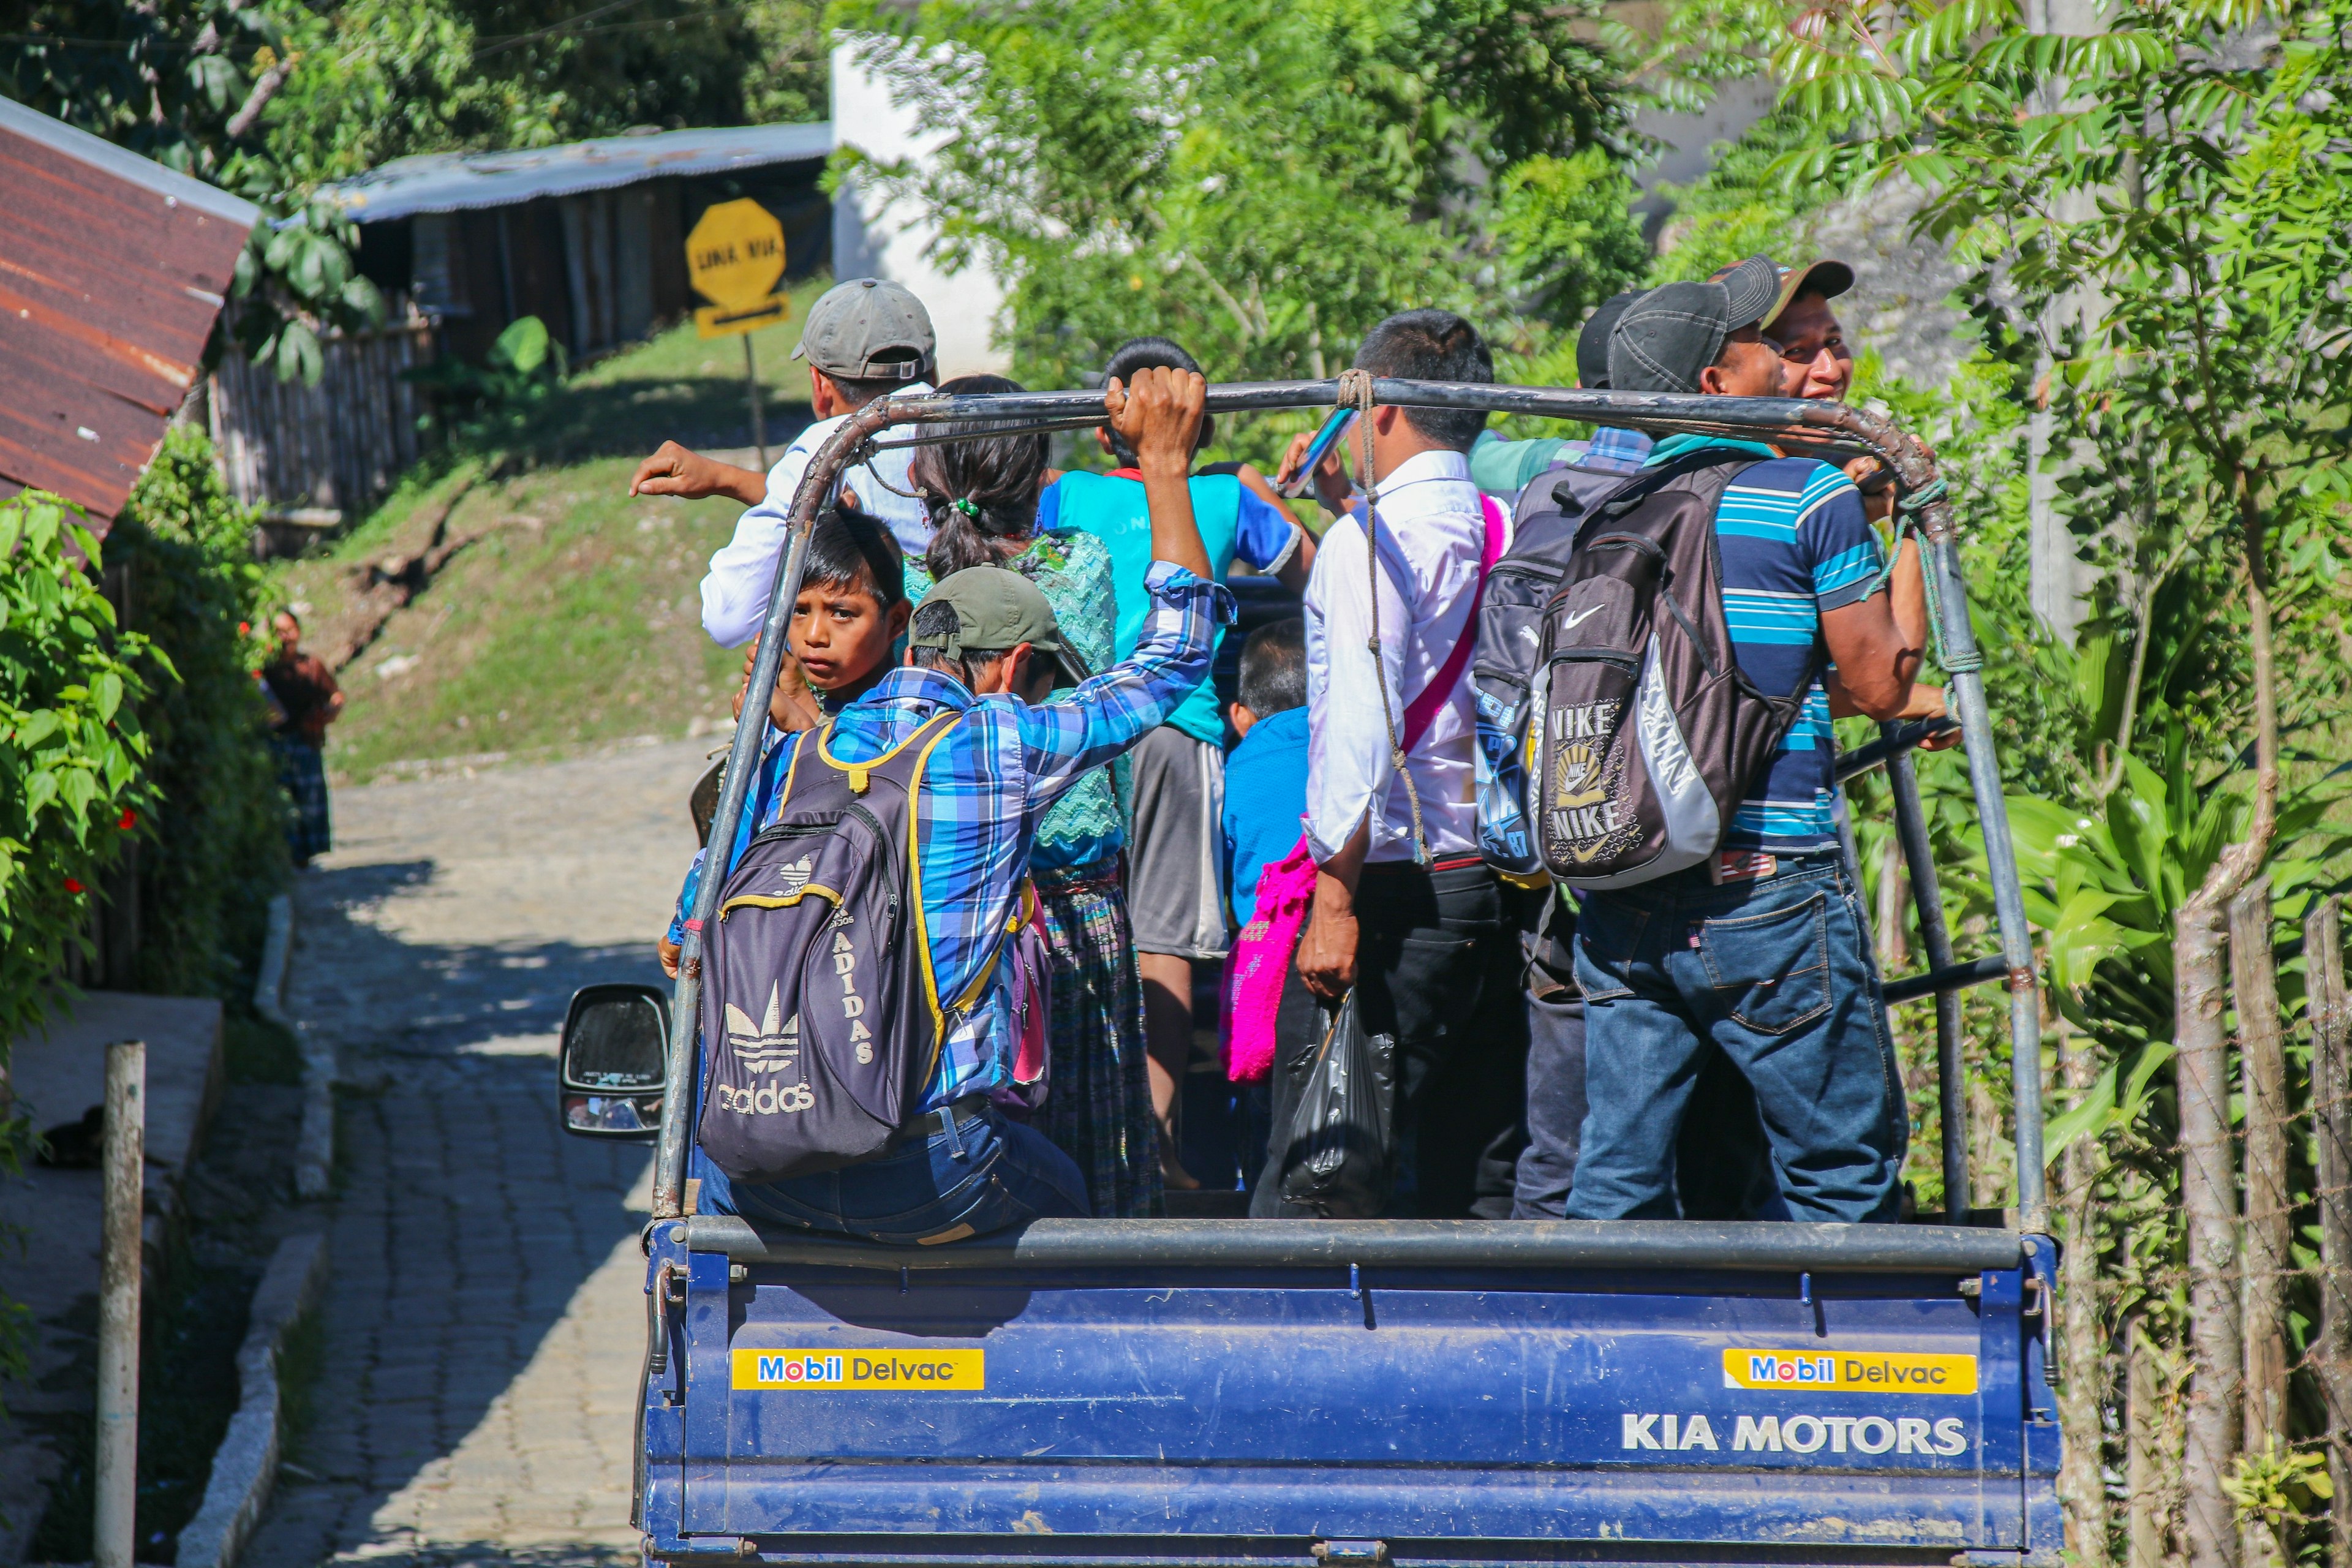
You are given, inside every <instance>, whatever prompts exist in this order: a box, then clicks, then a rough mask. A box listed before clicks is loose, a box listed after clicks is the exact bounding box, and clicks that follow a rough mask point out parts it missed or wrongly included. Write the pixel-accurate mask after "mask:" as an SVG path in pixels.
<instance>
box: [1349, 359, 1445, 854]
mask: <svg viewBox="0 0 2352 1568" xmlns="http://www.w3.org/2000/svg"><path fill="white" fill-rule="evenodd" d="M1334 401H1335V403H1336V405H1338V406H1339V407H1341V408H1352V409H1354V410H1355V411H1356V455H1357V467H1358V468H1360V470H1361V473H1362V481H1361V482H1362V484H1363V489H1364V587H1365V593H1366V596H1367V597H1368V598H1369V599H1370V610H1371V635H1370V637H1367V638H1366V639H1365V640H1364V649H1365V651H1366V652H1368V653H1370V655H1371V656H1372V675H1373V679H1376V680H1377V681H1379V683H1380V689H1381V719H1382V721H1385V722H1386V723H1387V725H1388V731H1389V762H1390V763H1391V765H1392V766H1393V767H1395V769H1396V772H1397V777H1399V778H1400V779H1402V780H1403V781H1404V798H1405V805H1407V806H1408V807H1409V808H1410V809H1411V811H1412V860H1413V864H1414V865H1416V866H1426V865H1428V864H1429V835H1428V834H1427V833H1426V832H1425V831H1424V830H1423V827H1422V825H1421V791H1420V790H1419V789H1417V788H1415V787H1414V785H1413V782H1412V769H1411V768H1409V767H1407V766H1406V765H1405V759H1404V736H1403V734H1402V732H1401V731H1399V730H1398V728H1397V705H1396V704H1395V703H1394V702H1393V701H1392V700H1391V693H1390V691H1389V667H1388V663H1387V661H1386V660H1385V659H1383V658H1381V536H1380V526H1381V524H1380V507H1381V487H1380V483H1379V481H1378V480H1377V479H1374V478H1373V477H1372V475H1373V468H1372V452H1373V440H1374V437H1373V434H1372V373H1371V372H1370V371H1368V370H1354V369H1351V370H1344V371H1341V372H1340V373H1339V396H1338V397H1337V398H1336V399H1335V400H1334Z"/></svg>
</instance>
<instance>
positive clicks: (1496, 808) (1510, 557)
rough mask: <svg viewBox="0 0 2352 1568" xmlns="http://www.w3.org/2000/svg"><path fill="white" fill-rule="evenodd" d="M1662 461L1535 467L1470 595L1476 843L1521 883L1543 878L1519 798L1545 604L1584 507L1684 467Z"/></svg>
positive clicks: (1523, 797) (1523, 799)
mask: <svg viewBox="0 0 2352 1568" xmlns="http://www.w3.org/2000/svg"><path fill="white" fill-rule="evenodd" d="M1687 467H1688V465H1687V463H1684V464H1669V465H1664V466H1662V467H1660V468H1654V469H1651V470H1649V471H1647V472H1643V473H1638V474H1618V473H1608V472H1604V471H1602V470H1601V469H1597V468H1576V467H1574V466H1572V465H1571V466H1569V467H1564V468H1553V469H1550V470H1549V471H1548V472H1545V473H1542V474H1538V475H1537V476H1536V478H1535V479H1533V480H1531V481H1530V482H1529V483H1528V487H1527V489H1525V490H1523V491H1522V492H1521V493H1520V496H1519V503H1518V510H1517V516H1516V518H1515V519H1514V520H1513V521H1512V525H1511V548H1510V550H1509V551H1508V552H1506V553H1505V555H1504V556H1503V558H1502V560H1501V561H1499V562H1497V563H1496V565H1495V569H1494V571H1493V572H1492V573H1491V574H1488V576H1487V578H1486V592H1485V594H1484V595H1482V596H1481V597H1480V599H1479V601H1478V653H1477V658H1476V659H1475V661H1474V662H1473V663H1472V665H1471V667H1470V700H1471V706H1472V710H1473V712H1474V715H1475V723H1476V745H1475V750H1474V753H1473V755H1474V761H1475V768H1474V770H1473V771H1474V773H1475V776H1476V791H1477V804H1478V848H1479V852H1480V853H1481V854H1482V855H1483V856H1484V857H1485V858H1486V863H1487V864H1488V865H1489V866H1492V867H1493V868H1495V869H1496V870H1497V871H1499V872H1501V873H1502V874H1503V875H1504V876H1505V877H1506V878H1507V879H1511V880H1513V881H1516V882H1520V883H1524V884H1540V883H1542V882H1543V881H1545V880H1546V879H1548V872H1547V871H1546V868H1545V865H1544V858H1543V856H1542V855H1541V853H1539V852H1538V849H1537V847H1536V839H1535V830H1534V828H1533V826H1531V824H1530V822H1529V820H1528V806H1527V777H1528V767H1529V765H1530V763H1531V758H1530V756H1529V753H1528V712H1529V706H1530V705H1529V702H1528V694H1529V692H1530V691H1531V689H1533V687H1534V685H1535V679H1536V672H1537V670H1538V668H1539V667H1540V666H1541V665H1542V663H1543V652H1544V648H1543V629H1544V611H1545V607H1546V606H1547V605H1549V604H1550V603H1551V599H1552V595H1554V594H1556V593H1558V592H1559V585H1560V583H1561V581H1562V580H1563V579H1565V578H1566V577H1567V575H1568V570H1569V564H1570V560H1571V559H1572V557H1573V556H1574V554H1575V548H1576V536H1577V534H1578V532H1579V531H1580V530H1581V528H1582V527H1583V524H1584V522H1585V521H1586V520H1587V519H1589V518H1590V517H1591V515H1592V511H1593V509H1594V508H1596V507H1599V506H1601V505H1602V504H1603V503H1605V502H1607V501H1609V500H1613V499H1615V498H1617V497H1618V496H1619V495H1621V494H1629V493H1633V492H1635V490H1636V489H1637V488H1638V489H1641V490H1647V489H1650V488H1654V486H1655V485H1657V484H1660V483H1663V482H1664V480H1666V479H1671V478H1673V477H1674V475H1675V474H1676V473H1678V472H1683V471H1686V469H1687Z"/></svg>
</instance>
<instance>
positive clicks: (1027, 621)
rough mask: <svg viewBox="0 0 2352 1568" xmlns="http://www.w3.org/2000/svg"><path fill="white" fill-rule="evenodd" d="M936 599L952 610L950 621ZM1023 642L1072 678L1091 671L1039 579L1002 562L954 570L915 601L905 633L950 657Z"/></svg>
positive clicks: (992, 651) (916, 643)
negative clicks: (1065, 633) (1070, 642)
mask: <svg viewBox="0 0 2352 1568" xmlns="http://www.w3.org/2000/svg"><path fill="white" fill-rule="evenodd" d="M933 605H942V606H945V607H947V608H950V609H952V610H954V612H955V617H954V620H953V621H952V623H950V622H948V620H947V617H945V616H941V615H940V613H939V612H938V611H937V610H934V609H933V608H932V607H931V606H933ZM1024 642H1025V643H1027V644H1028V645H1029V646H1030V647H1032V648H1034V649H1035V650H1036V651H1037V652H1039V653H1041V654H1049V655H1051V656H1052V657H1053V658H1054V660H1055V662H1056V663H1058V664H1059V665H1060V666H1061V667H1062V670H1063V673H1064V674H1066V675H1067V676H1068V677H1069V679H1070V680H1071V681H1072V682H1073V683H1075V682H1077V681H1080V680H1084V679H1086V678H1087V675H1088V674H1090V673H1091V671H1089V670H1088V669H1087V661H1086V660H1085V659H1084V658H1080V657H1079V656H1078V654H1077V652H1076V650H1075V649H1073V648H1071V647H1069V646H1068V645H1067V644H1066V643H1065V642H1064V641H1063V639H1062V625H1061V623H1060V622H1059V621H1057V620H1055V618H1054V606H1053V605H1049V604H1047V603H1046V602H1045V595H1044V594H1043V593H1042V592H1040V591H1039V589H1038V587H1037V584H1034V583H1032V582H1031V581H1029V579H1028V578H1026V577H1024V576H1023V575H1021V574H1020V573H1018V572H1013V571H1010V570H1008V569H1006V568H1004V567H1003V566H970V567H966V568H965V569H964V570H963V571H961V572H956V573H952V574H950V575H949V576H948V577H947V578H945V579H944V580H943V581H941V582H940V584H939V585H938V586H936V587H934V588H933V589H932V590H931V591H930V592H929V594H926V595H924V596H923V602H922V603H921V604H920V605H917V606H916V607H915V619H914V622H913V625H912V627H911V628H910V629H909V631H908V636H907V646H908V647H925V648H936V649H938V650H939V651H940V653H941V654H944V655H945V656H946V657H948V658H962V657H963V656H964V655H965V654H967V653H986V654H997V653H1003V651H1004V650H1005V649H1007V648H1010V647H1013V646H1014V645H1016V644H1019V643H1024Z"/></svg>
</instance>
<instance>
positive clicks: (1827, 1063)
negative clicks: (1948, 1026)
mask: <svg viewBox="0 0 2352 1568" xmlns="http://www.w3.org/2000/svg"><path fill="white" fill-rule="evenodd" d="M1779 295H1780V271H1779V268H1776V267H1774V266H1773V264H1772V263H1771V262H1770V261H1769V260H1767V259H1765V258H1761V257H1756V258H1750V259H1749V260H1748V261H1745V262H1742V263H1741V264H1740V265H1739V266H1738V267H1737V268H1732V269H1731V270H1730V271H1729V272H1727V273H1726V274H1724V275H1723V276H1722V277H1721V279H1720V280H1718V281H1710V282H1705V283H1675V284H1669V285H1667V286H1666V287H1664V288H1662V289H1656V290H1654V291H1653V292H1652V293H1651V294H1649V295H1647V296H1645V297H1644V298H1643V300H1641V301H1640V302H1639V303H1638V304H1636V305H1634V306H1633V308H1631V309H1629V310H1627V311H1626V312H1625V314H1624V316H1623V317H1622V319H1621V320H1620V321H1619V323H1618V325H1617V328H1616V330H1615V331H1614V332H1613V333H1612V339H1611V349H1610V367H1609V370H1610V382H1611V384H1612V385H1613V386H1615V387H1617V388H1618V389H1620V390H1622V391H1631V392H1681V393H1706V394H1711V395H1722V396H1735V397H1739V396H1745V397H1759V396H1763V397H1769V396H1774V395H1779V394H1780V391H1781V390H1782V379H1781V365H1780V347H1779V345H1778V344H1776V343H1774V342H1771V341H1770V340H1769V339H1768V338H1766V337H1765V336H1764V334H1763V332H1762V331H1761V328H1760V323H1761V322H1762V321H1764V320H1765V319H1766V318H1767V315H1768V314H1769V312H1770V311H1772V310H1774V308H1775V306H1776V305H1777V303H1778V299H1779ZM1708 446H1711V447H1721V448H1725V449H1726V450H1725V454H1724V455H1725V457H1726V458H1727V459H1729V460H1734V461H1744V462H1747V463H1748V467H1746V468H1743V469H1742V470H1741V471H1740V473H1739V474H1738V476H1737V477H1736V478H1735V479H1733V480H1732V482H1731V485H1730V487H1729V488H1728V489H1727V490H1726V491H1725V492H1724V496H1723V500H1722V501H1721V503H1720V505H1719V506H1718V507H1717V515H1716V531H1717V542H1718V545H1719V547H1720V555H1721V560H1722V570H1723V605H1724V616H1725V619H1726V621H1727V623H1728V625H1729V627H1730V631H1731V637H1732V643H1733V647H1734V649H1735V651H1736V653H1737V655H1738V659H1739V665H1740V668H1741V669H1742V670H1744V671H1745V672H1746V673H1747V675H1748V679H1751V680H1753V681H1754V682H1755V683H1756V684H1757V686H1759V688H1761V689H1763V690H1765V691H1767V692H1770V693H1772V694H1774V695H1784V694H1789V693H1793V692H1797V691H1803V692H1804V694H1805V700H1804V705H1803V708H1802V710H1801V713H1800V714H1799V716H1798V719H1797V721H1796V723H1795V724H1794V725H1793V726H1791V728H1790V731H1789V734H1788V736H1787V738H1786V739H1785V740H1784V741H1783V742H1781V744H1780V749H1779V751H1778V752H1776V753H1775V754H1774V755H1773V756H1772V758H1771V759H1770V761H1769V763H1767V764H1766V765H1765V766H1764V767H1763V768H1762V769H1761V770H1760V771H1759V774H1758V776H1757V778H1756V779H1755V781H1754V783H1753V784H1751V786H1750V787H1749V789H1748V794H1747V796H1746V798H1745V799H1743V800H1742V801H1741V802H1740V804H1739V805H1738V807H1736V808H1735V810H1734V812H1733V814H1732V818H1731V821H1730V822H1729V823H1728V824H1727V825H1726V827H1725V830H1724V835H1723V841H1722V843H1721V845H1720V846H1719V847H1718V851H1717V854H1716V856H1715V857H1714V858H1713V859H1712V860H1711V861H1710V862H1709V863H1707V864H1706V865H1703V866H1698V867H1695V868H1692V869H1690V870H1688V871H1684V872H1679V873H1676V874H1675V875H1672V876H1667V877H1663V878H1660V879H1657V880H1655V881H1653V882H1647V883H1643V884H1641V885H1638V886H1635V887H1632V888H1625V889H1616V890H1612V891H1606V892H1589V893H1587V894H1585V895H1584V900H1583V908H1582V910H1581V912H1580V916H1579V921H1578V932H1577V953H1576V966H1577V979H1578V982H1579V984H1580V985H1581V986H1582V988H1583V991H1584V994H1585V1007H1586V1013H1585V1027H1586V1044H1585V1062H1586V1092H1587V1096H1588V1099H1589V1100H1590V1105H1591V1109H1590V1110H1589V1112H1588V1114H1587V1117H1586V1120H1585V1123H1584V1129H1583V1141H1582V1147H1581V1149H1580V1152H1579V1156H1578V1161H1577V1167H1576V1177H1575V1181H1574V1184H1573V1186H1572V1188H1571V1190H1570V1194H1569V1198H1568V1203H1567V1205H1566V1206H1567V1213H1568V1215H1569V1216H1570V1218H1577V1219H1646V1218H1670V1217H1674V1216H1675V1214H1676V1212H1677V1202H1676V1197H1675V1191H1676V1171H1675V1143H1676V1137H1677V1134H1678V1133H1679V1132H1680V1131H1681V1126H1682V1121H1683V1116H1684V1112H1685V1110H1686V1109H1687V1108H1688V1105H1689V1103H1690V1096H1691V1088H1692V1085H1693V1083H1694V1082H1695V1081H1696V1077H1697V1072H1698V1068H1699V1067H1700V1065H1701V1064H1702V1061H1703V1059H1704V1058H1705V1056H1706V1046H1707V1044H1708V1043H1709V1042H1712V1043H1713V1044H1715V1045H1716V1046H1718V1047H1721V1048H1722V1050H1723V1052H1724V1053H1725V1055H1727V1057H1729V1058H1731V1061H1732V1062H1733V1064H1734V1065H1735V1066H1737V1067H1738V1069H1739V1071H1740V1073H1741V1074H1742V1075H1743V1076H1744V1077H1745V1078H1746V1079H1748V1083H1749V1084H1750V1085H1751V1086H1752V1087H1753V1088H1754V1089H1755V1091H1756V1101H1757V1106H1758V1109H1759V1111H1760V1112H1761V1114H1762V1118H1763V1121H1764V1129H1765V1134H1766V1137H1767V1139H1768V1140H1769V1143H1770V1146H1771V1155H1772V1165H1773V1170H1774V1173H1775V1175H1776V1176H1777V1177H1778V1180H1779V1184H1780V1194H1781V1197H1782V1199H1783V1200H1784V1201H1785V1203H1786V1204H1787V1205H1788V1209H1789V1214H1790V1217H1791V1218H1794V1219H1801V1220H1846V1221H1858V1220H1888V1219H1893V1218H1895V1217H1896V1215H1897V1210H1898V1207H1899V1204H1900V1195H1901V1194H1900V1186H1899V1181H1898V1177H1899V1173H1900V1171H1901V1167H1902V1163H1903V1152H1904V1145H1905V1142H1906V1137H1907V1134H1908V1128H1907V1119H1906V1110H1905V1106H1904V1101H1903V1086H1902V1080H1901V1079H1900V1076H1899V1075H1898V1073H1897V1071H1896V1067H1895V1047H1894V1041H1893V1039H1892V1037H1890V1036H1889V1034H1888V1031H1887V1027H1886V1009H1885V1002H1884V1000H1883V999H1882V997H1881V996H1880V994H1879V982H1878V973H1877V969H1876V966H1875V965H1874V963H1873V962H1872V959H1871V944H1870V935H1869V929H1868V926H1867V925H1866V923H1865V922H1864V917H1863V911H1862V905H1861V900H1860V897H1859V894H1858V891H1857V889H1855V887H1854V885H1853V878H1852V875H1851V873H1850V871H1849V870H1848V868H1847V867H1846V864H1845V861H1844V858H1843V856H1842V855H1841V854H1840V853H1839V849H1838V838H1837V829H1836V825H1835V823H1834V821H1833V819H1832V811H1831V807H1832V801H1833V800H1834V798H1835V793H1834V792H1835V790H1836V782H1835V778H1834V775H1833V773H1832V764H1833V761H1834V756H1835V751H1834V741H1833V739H1832V732H1831V728H1830V721H1831V719H1832V717H1833V716H1837V715H1842V714H1844V713H1866V714H1868V715H1870V716H1871V717H1872V718H1874V719H1881V720H1885V719H1895V718H1910V717H1919V716H1925V715H1927V714H1931V713H1939V712H1941V711H1942V693H1941V692H1939V691H1937V690H1936V689H1933V688H1930V687H1921V686H1917V685H1916V684H1915V683H1914V681H1913V677H1914V675H1915V674H1916V672H1917V669H1918V667H1919V653H1920V649H1921V647H1923V646H1924V645H1925V643H1926V641H1927V611H1926V595H1925V593H1924V589H1923V585H1922V584H1921V581H1920V574H1919V562H1918V556H1917V552H1916V548H1915V547H1914V546H1912V545H1911V544H1909V543H1907V542H1906V544H1905V545H1904V547H1903V553H1902V555H1901V556H1900V557H1899V558H1898V559H1897V561H1896V563H1895V571H1894V572H1893V573H1892V574H1888V573H1887V572H1886V571H1885V553H1884V552H1883V551H1882V549H1881V547H1880V544H1879V541H1878V537H1877V535H1876V534H1875V533H1874V532H1873V531H1872V530H1871V527H1870V524H1869V522H1868V521H1867V520H1866V519H1865V518H1864V515H1863V506H1862V498H1861V496H1860V495H1859V494H1858V493H1857V492H1856V491H1855V489H1854V487H1853V484H1852V482H1850V481H1849V480H1848V479H1846V478H1845V476H1844V475H1843V474H1842V473H1840V472H1839V471H1838V470H1837V469H1836V468H1832V467H1831V466H1830V465H1829V464H1826V463H1822V462H1819V461H1817V460H1815V459H1813V458H1790V457H1784V456H1782V455H1781V454H1780V452H1778V451H1776V450H1775V449H1774V448H1772V447H1767V446H1762V445H1759V444H1758V443H1754V442H1746V441H1731V440H1725V439H1723V438H1721V437H1704V436H1678V437H1673V438H1671V439H1668V440H1665V441H1662V442H1660V443H1659V444H1658V446H1657V447H1655V449H1654V450H1653V451H1652V453H1651V454H1650V458H1649V462H1650V463H1651V464H1657V463H1662V462H1668V461H1672V460H1674V459H1675V458H1679V457H1682V456H1684V455H1685V454H1686V453H1689V452H1691V451H1694V450H1696V449H1697V448H1698V447H1708Z"/></svg>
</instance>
